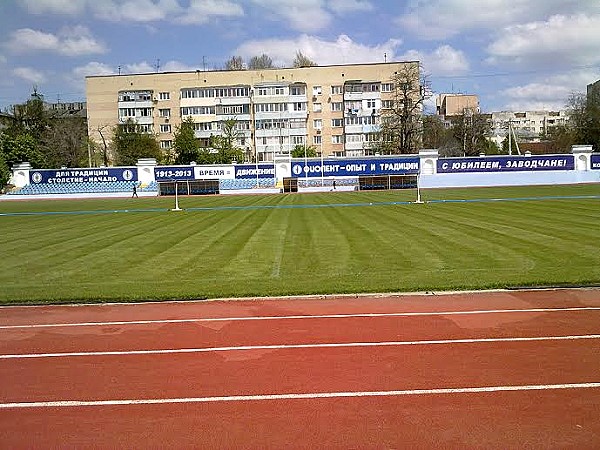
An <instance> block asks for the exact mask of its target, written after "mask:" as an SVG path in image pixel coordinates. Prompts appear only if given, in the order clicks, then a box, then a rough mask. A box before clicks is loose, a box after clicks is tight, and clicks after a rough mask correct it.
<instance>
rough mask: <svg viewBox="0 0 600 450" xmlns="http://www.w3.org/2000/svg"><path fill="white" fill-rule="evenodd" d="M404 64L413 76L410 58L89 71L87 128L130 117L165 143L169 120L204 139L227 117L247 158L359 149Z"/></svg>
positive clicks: (99, 129) (96, 135)
mask: <svg viewBox="0 0 600 450" xmlns="http://www.w3.org/2000/svg"><path fill="white" fill-rule="evenodd" d="M407 65H410V66H411V67H414V68H416V71H413V72H414V73H416V77H417V78H418V62H416V61H409V62H389V63H387V62H386V63H376V64H349V65H336V66H316V67H302V68H277V69H266V70H241V71H210V72H207V71H194V72H172V73H149V74H137V75H110V76H90V77H87V78H86V94H87V114H88V129H89V135H90V137H91V139H93V140H95V141H98V142H100V140H101V136H100V133H102V134H103V135H104V137H105V138H106V137H107V134H110V130H111V129H112V128H114V126H116V125H117V124H118V123H125V122H126V121H128V120H133V121H135V122H137V123H138V124H139V125H140V126H141V127H142V129H143V130H144V131H145V132H148V133H154V134H156V135H157V136H158V140H159V142H160V146H161V148H163V149H165V150H168V149H170V148H171V147H172V145H173V137H174V133H175V131H176V130H177V127H178V126H179V125H180V124H181V122H182V121H183V120H186V119H188V118H191V119H192V120H193V122H194V128H195V134H196V137H197V138H198V139H199V140H200V141H201V143H202V144H203V145H204V146H208V142H209V139H210V137H211V135H220V134H221V133H222V131H223V124H224V122H225V121H227V120H231V119H233V120H235V128H236V134H237V141H238V142H237V144H238V146H239V147H240V148H242V149H244V150H245V153H246V160H247V161H256V160H257V161H272V160H274V158H275V157H276V156H279V155H289V154H290V152H291V150H292V149H293V148H294V147H295V146H296V145H306V146H311V145H314V146H315V147H316V148H317V154H320V155H323V156H362V155H365V154H369V153H370V152H369V149H370V146H371V144H372V143H373V142H374V141H375V140H376V139H377V132H378V131H379V126H380V122H381V115H382V114H383V113H385V110H386V109H389V108H391V107H392V106H393V99H394V83H393V82H392V79H393V77H394V76H395V75H397V74H398V73H401V71H403V69H406V66H407ZM414 81H415V82H416V83H418V82H419V80H418V79H415V80H414ZM107 132H108V133H107Z"/></svg>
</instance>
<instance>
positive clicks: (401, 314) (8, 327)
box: [0, 306, 600, 330]
mask: <svg viewBox="0 0 600 450" xmlns="http://www.w3.org/2000/svg"><path fill="white" fill-rule="evenodd" d="M568 311H600V306H584V307H575V308H528V309H483V310H473V311H427V312H399V313H358V314H322V315H313V316H311V315H296V316H251V317H199V318H191V319H157V320H130V321H127V320H124V321H113V322H76V323H47V324H29V325H0V330H12V329H20V328H24V329H28V328H60V327H97V326H116V325H152V324H167V323H203V322H207V323H209V322H244V321H260V320H296V319H352V318H376V317H420V316H461V315H476V314H511V313H549V312H568Z"/></svg>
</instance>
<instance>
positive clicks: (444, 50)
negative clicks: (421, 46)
mask: <svg viewBox="0 0 600 450" xmlns="http://www.w3.org/2000/svg"><path fill="white" fill-rule="evenodd" d="M399 59H400V60H411V61H420V62H421V64H422V65H423V67H424V69H425V71H426V72H427V73H431V74H435V75H436V76H451V75H463V74H465V73H467V72H468V71H469V62H468V61H467V57H466V56H465V54H464V53H463V52H462V51H460V50H456V49H454V48H452V47H451V46H449V45H442V46H440V47H438V48H436V49H435V50H433V51H432V52H429V53H427V52H422V51H418V50H409V51H408V52H406V53H405V54H404V55H402V56H400V57H399Z"/></svg>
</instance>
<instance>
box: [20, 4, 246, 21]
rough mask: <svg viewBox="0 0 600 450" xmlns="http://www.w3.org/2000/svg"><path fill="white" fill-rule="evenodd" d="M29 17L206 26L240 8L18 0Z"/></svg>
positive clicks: (233, 13) (234, 6) (238, 11)
mask: <svg viewBox="0 0 600 450" xmlns="http://www.w3.org/2000/svg"><path fill="white" fill-rule="evenodd" d="M19 2H20V4H21V5H22V6H23V7H24V8H25V9H26V10H27V11H28V12H29V13H32V14H40V15H41V14H63V15H73V16H75V15H82V14H83V13H84V12H86V11H89V12H90V13H91V14H92V15H93V16H94V17H96V18H97V19H101V20H107V21H111V22H139V23H148V22H157V21H163V20H164V21H170V22H177V23H182V24H201V23H206V22H208V21H209V20H211V18H214V17H238V16H242V15H243V14H244V11H243V9H242V7H241V6H240V5H239V4H238V3H236V1H233V0H19Z"/></svg>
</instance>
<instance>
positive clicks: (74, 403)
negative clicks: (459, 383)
mask: <svg viewBox="0 0 600 450" xmlns="http://www.w3.org/2000/svg"><path fill="white" fill-rule="evenodd" d="M596 388H600V383H568V384H531V385H521V386H483V387H462V388H436V389H409V390H401V391H363V392H311V393H295V394H263V395H230V396H222V397H186V398H149V399H123V400H57V401H48V402H15V403H0V409H11V408H13V409H15V408H68V407H71V408H72V407H85V406H128V405H161V404H174V403H216V402H251V401H264V400H302V399H323V398H325V399H327V398H352V397H394V396H403V395H406V396H414V395H447V394H478V393H489V392H515V391H548V390H560V389H596Z"/></svg>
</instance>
